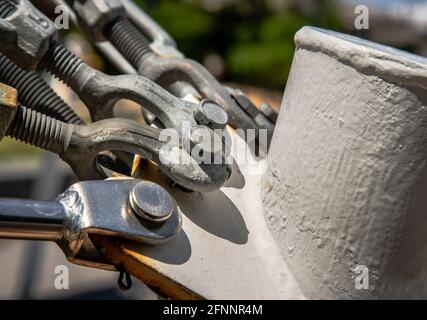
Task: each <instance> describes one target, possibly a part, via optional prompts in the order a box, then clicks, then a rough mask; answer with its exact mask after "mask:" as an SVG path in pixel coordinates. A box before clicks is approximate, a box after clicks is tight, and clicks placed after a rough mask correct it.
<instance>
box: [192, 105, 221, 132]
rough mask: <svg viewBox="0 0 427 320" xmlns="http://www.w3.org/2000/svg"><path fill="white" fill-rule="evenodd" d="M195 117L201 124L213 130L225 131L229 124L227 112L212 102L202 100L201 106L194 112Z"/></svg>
mask: <svg viewBox="0 0 427 320" xmlns="http://www.w3.org/2000/svg"><path fill="white" fill-rule="evenodd" d="M194 117H195V118H196V120H197V122H198V123H199V124H202V125H205V126H208V127H211V128H212V129H224V128H225V127H226V126H227V122H228V115H227V112H225V110H224V109H222V108H221V107H220V106H219V105H217V104H216V103H215V102H213V101H210V100H202V101H201V102H200V105H199V106H198V107H197V109H196V110H195V111H194Z"/></svg>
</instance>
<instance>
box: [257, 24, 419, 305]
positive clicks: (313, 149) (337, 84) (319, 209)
mask: <svg viewBox="0 0 427 320" xmlns="http://www.w3.org/2000/svg"><path fill="white" fill-rule="evenodd" d="M358 42H359V41H358V40H352V41H348V40H346V39H345V38H343V37H341V36H338V37H337V35H336V34H328V33H326V32H323V31H321V30H317V29H314V28H303V29H302V30H300V31H299V32H298V34H297V35H296V44H297V50H296V53H295V57H294V61H293V65H292V70H291V74H290V77H289V80H288V84H287V88H286V92H285V97H284V101H283V105H282V109H281V113H280V115H279V120H278V125H277V127H276V132H275V135H274V138H273V141H272V145H271V148H270V154H269V171H268V173H267V174H266V175H265V177H264V179H263V186H262V188H263V204H264V213H265V217H266V220H267V222H268V225H269V227H270V229H271V230H272V232H273V235H274V237H275V239H276V240H277V242H278V244H279V246H280V249H281V253H282V255H283V256H284V257H285V259H286V260H287V262H288V264H289V266H290V268H291V271H292V272H293V273H294V275H295V277H296V279H297V281H298V283H299V284H300V286H301V288H302V290H303V291H304V293H305V294H306V295H307V296H308V297H311V298H396V297H401V298H425V297H426V296H427V232H426V231H427V210H426V209H427V172H426V167H425V163H426V156H427V110H426V107H425V103H426V96H425V94H424V93H423V91H424V90H423V88H427V63H426V61H427V60H424V59H421V58H418V57H415V56H411V55H409V54H402V53H401V52H398V51H394V50H391V49H390V48H386V47H380V46H376V45H371V44H369V43H363V42H360V43H358ZM357 265H365V266H367V267H368V268H369V275H370V278H369V285H370V288H369V290H356V288H355V283H354V277H355V276H356V275H357V274H355V273H354V272H353V271H352V270H353V269H354V268H355V267H356V266H357Z"/></svg>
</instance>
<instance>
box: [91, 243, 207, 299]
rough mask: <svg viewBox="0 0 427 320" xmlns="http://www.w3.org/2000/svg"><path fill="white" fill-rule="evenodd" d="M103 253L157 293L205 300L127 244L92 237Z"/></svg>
mask: <svg viewBox="0 0 427 320" xmlns="http://www.w3.org/2000/svg"><path fill="white" fill-rule="evenodd" d="M91 239H92V241H93V243H94V244H95V245H96V247H97V248H98V249H99V250H100V251H101V253H102V254H103V255H104V256H105V257H106V258H107V259H109V260H110V261H111V263H112V264H114V265H115V266H120V267H121V268H123V269H124V270H126V271H127V272H128V273H130V274H131V275H133V276H134V277H136V278H137V279H139V280H141V281H142V282H144V283H145V284H146V285H148V286H149V287H151V288H152V289H153V290H154V291H155V292H158V293H160V294H162V295H164V296H166V297H169V298H171V299H176V300H204V299H205V298H204V297H202V296H200V295H199V294H197V293H195V292H193V291H192V290H191V289H189V288H186V287H185V286H183V285H182V284H180V283H178V282H176V281H174V280H172V279H171V278H169V277H167V276H166V275H164V274H162V273H161V272H159V270H158V269H157V268H156V264H155V262H154V260H152V259H150V258H148V257H146V256H144V255H142V254H140V253H138V252H135V251H133V250H131V249H129V246H128V245H127V244H126V242H123V241H121V240H119V239H111V238H107V237H102V236H91Z"/></svg>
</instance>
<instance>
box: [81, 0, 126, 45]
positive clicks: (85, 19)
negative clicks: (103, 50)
mask: <svg viewBox="0 0 427 320" xmlns="http://www.w3.org/2000/svg"><path fill="white" fill-rule="evenodd" d="M73 9H74V10H75V11H76V12H77V16H78V20H79V25H80V26H81V27H82V28H83V29H84V31H85V32H86V33H87V34H88V35H89V37H90V38H91V39H92V40H94V41H97V42H99V41H105V40H106V39H105V37H104V30H105V27H106V26H107V25H108V24H109V23H110V22H112V21H113V20H115V19H117V18H119V17H126V11H125V7H124V6H123V4H122V2H121V1H120V0H84V1H75V2H74V5H73Z"/></svg>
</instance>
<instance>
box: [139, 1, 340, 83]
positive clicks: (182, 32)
mask: <svg viewBox="0 0 427 320" xmlns="http://www.w3.org/2000/svg"><path fill="white" fill-rule="evenodd" d="M136 2H137V3H139V4H140V5H141V6H142V7H143V8H144V9H145V10H146V11H147V12H148V13H149V14H150V15H151V16H152V17H153V18H154V19H155V20H156V21H157V22H158V23H159V24H160V25H161V26H163V28H164V29H166V30H167V31H168V32H169V33H170V34H171V35H172V36H173V37H174V38H175V40H176V42H177V43H178V47H179V48H180V50H181V51H183V52H184V53H185V54H186V55H187V56H188V57H191V58H193V59H196V60H199V61H202V60H203V58H204V57H205V56H206V55H207V54H209V53H216V54H218V55H220V56H221V57H223V59H224V62H225V73H224V75H223V79H222V80H224V81H234V82H240V83H244V84H252V85H257V86H261V87H267V88H273V89H280V90H282V89H283V87H284V84H285V82H286V78H287V75H288V72H289V68H290V65H291V62H292V57H293V52H294V43H293V37H294V35H295V33H296V32H297V31H298V29H300V28H301V27H302V26H304V25H316V26H320V27H324V28H330V29H335V30H341V29H342V27H341V25H340V23H339V20H338V18H337V17H336V15H335V13H334V8H333V2H331V1H327V0H323V1H322V0H319V1H317V3H316V8H315V10H313V11H312V13H310V14H303V13H302V12H301V10H298V9H297V6H292V5H290V6H288V7H287V8H286V9H285V10H277V9H276V10H273V9H271V8H270V6H268V5H267V2H266V1H263V0H244V1H237V2H235V3H234V4H230V5H228V6H225V7H224V8H222V9H221V10H219V11H216V12H208V11H205V10H203V9H202V8H201V6H199V5H197V4H198V1H194V0H193V1H191V2H189V1H188V0H187V1H185V0H156V1H147V0H136ZM289 2H290V3H292V1H289Z"/></svg>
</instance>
